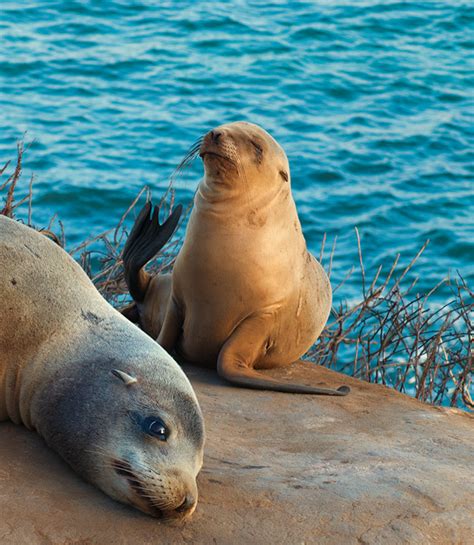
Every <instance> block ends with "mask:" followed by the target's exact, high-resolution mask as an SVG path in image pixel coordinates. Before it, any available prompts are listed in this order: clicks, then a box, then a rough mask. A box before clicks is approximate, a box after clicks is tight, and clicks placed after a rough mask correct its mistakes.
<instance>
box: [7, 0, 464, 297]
mask: <svg viewBox="0 0 474 545" xmlns="http://www.w3.org/2000/svg"><path fill="white" fill-rule="evenodd" d="M0 15H1V16H0V121H1V132H0V161H2V162H3V161H4V160H7V159H9V158H13V157H14V154H15V143H16V141H17V140H18V139H20V138H21V137H22V135H23V134H24V132H27V134H26V140H27V141H31V140H34V141H33V144H32V145H31V147H30V149H29V151H28V152H27V154H26V157H25V164H24V166H25V172H26V174H30V173H35V176H36V180H35V204H34V210H33V219H34V222H35V223H36V224H38V225H42V224H45V223H47V221H48V219H49V217H50V216H51V215H52V214H53V213H58V215H59V217H60V218H61V219H62V221H63V223H64V226H65V231H66V236H67V244H68V246H69V247H72V246H74V245H75V244H76V243H78V242H80V241H82V240H83V239H84V238H85V236H86V235H87V236H89V235H93V234H97V233H99V232H100V231H102V230H103V229H106V228H108V227H111V226H113V225H115V224H116V222H117V220H118V219H119V217H120V215H121V214H122V212H123V211H124V210H125V209H126V208H127V206H128V205H129V203H130V201H131V200H132V199H133V197H134V196H135V195H136V193H137V192H138V190H139V189H140V188H141V187H142V186H143V185H144V184H145V183H146V184H149V185H150V186H151V187H152V189H153V192H154V193H155V195H159V194H160V192H161V191H162V190H163V189H164V188H165V187H166V185H167V180H168V178H169V176H170V174H171V172H172V171H173V169H174V167H175V166H176V165H177V164H178V163H179V161H180V159H181V158H182V157H183V155H184V154H185V152H186V150H187V148H188V147H189V146H190V145H191V144H192V143H193V142H194V141H195V140H196V139H197V138H198V137H199V136H200V135H202V134H203V133H204V132H206V131H207V130H209V129H210V128H212V127H213V126H215V125H218V124H221V123H224V122H228V121H233V120H239V119H245V120H248V121H252V122H255V123H258V124H261V125H262V126H263V127H264V128H266V129H267V130H268V131H269V132H270V133H271V134H272V135H273V136H274V137H275V138H276V139H277V140H278V141H279V142H280V143H281V144H282V146H283V147H284V149H285V150H286V152H287V154H288V157H289V160H290V165H291V170H292V180H293V190H294V196H295V199H296V202H297V205H298V209H299V213H300V217H301V220H302V224H303V228H304V232H305V234H306V237H307V240H308V245H309V247H310V249H311V250H312V251H313V252H314V253H315V254H318V253H319V247H320V244H321V239H322V237H323V234H324V233H325V232H326V233H327V236H328V242H329V244H332V241H333V240H334V237H336V236H337V237H338V244H337V249H336V257H335V261H334V264H333V278H334V283H336V282H337V281H338V280H339V279H340V278H342V277H343V276H344V274H345V273H346V271H347V270H348V269H349V268H350V267H351V266H352V265H357V254H356V251H357V247H356V240H355V236H354V231H353V227H354V226H355V225H357V226H358V227H359V229H360V232H361V235H362V245H363V249H364V253H365V259H366V267H367V268H368V269H369V270H370V269H373V268H374V267H375V266H377V265H378V264H382V263H383V264H388V263H389V262H390V261H391V260H392V259H393V257H394V255H395V254H396V253H397V252H401V253H402V261H405V262H408V261H409V259H410V258H411V257H412V256H413V255H414V254H415V253H416V251H417V250H418V249H419V247H420V246H421V245H422V244H423V242H424V241H425V240H426V239H427V238H430V239H431V244H430V246H429V248H428V250H427V251H426V252H425V254H424V256H423V258H422V259H421V260H420V262H419V264H418V267H417V272H418V274H420V281H419V287H420V290H423V289H427V288H429V287H431V286H433V285H434V284H435V283H436V282H438V281H439V280H440V279H441V278H442V277H443V276H444V275H445V274H446V273H447V272H448V270H451V272H455V270H456V269H459V270H460V271H461V272H462V273H463V275H464V276H465V277H466V278H468V279H469V278H470V280H471V284H472V278H473V276H474V266H473V256H474V220H473V218H474V194H473V188H474V183H473V174H474V167H473V164H474V156H473V136H474V129H473V127H474V124H473V121H474V116H473V112H474V110H473V89H474V77H473V71H472V69H473V57H472V51H473V46H474V30H473V23H474V10H473V9H472V3H471V2H462V1H456V2H454V1H452V2H394V1H383V2H375V1H354V0H352V1H351V2H338V1H319V2H316V1H311V2H303V1H272V2H246V1H234V2H217V1H211V2H196V1H191V2H189V1H183V2H169V1H168V2H166V1H160V2H151V1H142V2H136V1H133V0H124V1H117V0H115V1H107V2H99V1H92V0H90V1H85V0H84V1H66V0H61V1H51V0H49V1H48V0H41V1H27V0H25V1H22V2H5V1H3V2H2V3H1V4H0ZM201 174H202V167H201V164H200V161H199V160H197V161H196V163H195V164H194V166H193V168H192V169H191V170H190V171H189V172H188V174H187V175H185V176H184V177H182V178H181V179H180V180H179V182H178V198H179V200H181V201H183V202H187V201H189V199H190V198H191V196H192V194H193V191H194V189H195V187H196V184H197V182H198V180H199V178H200V176H201ZM25 185H26V180H25ZM23 191H26V187H25V188H24V190H23ZM342 290H344V291H343V294H344V295H345V296H347V297H349V298H352V297H355V296H356V293H359V292H360V282H359V279H358V278H357V277H354V278H353V279H351V280H350V281H349V282H348V283H347V284H346V285H345V286H344V287H343V288H342Z"/></svg>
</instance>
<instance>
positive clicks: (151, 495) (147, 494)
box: [112, 460, 197, 520]
mask: <svg viewBox="0 0 474 545" xmlns="http://www.w3.org/2000/svg"><path fill="white" fill-rule="evenodd" d="M112 467H113V469H114V470H115V472H116V473H117V475H120V476H121V477H123V478H124V479H125V480H126V481H127V483H128V485H129V487H130V491H131V492H132V495H133V499H131V500H130V503H132V504H133V505H135V507H137V508H138V509H140V510H141V511H143V512H145V513H147V514H149V515H151V516H153V517H155V518H159V519H164V520H183V519H186V518H187V517H189V516H190V515H191V514H192V513H193V512H194V510H195V509H196V505H197V489H196V486H195V485H194V486H193V485H190V486H187V485H186V484H184V483H183V486H184V488H185V489H186V491H185V492H184V493H183V495H182V496H181V498H182V499H181V500H178V501H174V498H171V499H170V498H169V497H168V496H167V494H166V493H165V495H166V497H167V498H166V500H164V499H160V497H159V496H160V495H161V494H159V493H157V491H153V490H152V489H151V488H153V487H149V486H147V485H146V484H145V483H144V482H143V479H142V478H140V476H138V475H137V473H136V472H135V471H134V470H133V468H132V466H131V464H130V463H129V462H127V461H125V460H113V462H112ZM161 482H162V479H160V483H161ZM160 488H162V487H160ZM162 491H163V490H162Z"/></svg>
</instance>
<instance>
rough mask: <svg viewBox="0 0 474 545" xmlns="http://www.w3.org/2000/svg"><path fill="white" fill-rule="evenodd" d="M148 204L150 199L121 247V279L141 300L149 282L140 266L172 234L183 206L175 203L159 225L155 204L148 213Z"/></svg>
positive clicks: (154, 254) (149, 207)
mask: <svg viewBox="0 0 474 545" xmlns="http://www.w3.org/2000/svg"><path fill="white" fill-rule="evenodd" d="M152 208H153V204H152V203H151V202H150V201H149V202H147V203H145V206H144V207H143V208H142V210H141V211H140V214H139V215H138V218H137V219H136V221H135V224H134V226H133V229H132V230H131V232H130V235H129V236H128V239H127V242H126V244H125V247H124V249H123V266H124V269H125V281H126V283H127V287H128V290H129V292H130V295H131V296H132V297H133V299H134V300H135V301H136V302H138V303H141V302H142V301H143V299H144V297H145V293H146V289H147V287H148V284H149V282H150V275H149V274H148V273H146V272H145V271H144V270H143V267H144V266H145V265H146V264H147V263H148V262H149V261H150V260H151V259H153V258H154V257H155V256H156V254H157V253H158V252H159V251H160V250H161V248H163V246H164V245H165V244H166V243H167V242H168V240H169V239H170V238H171V237H172V235H173V233H174V231H175V230H176V227H177V225H178V221H179V218H180V217H181V213H182V211H183V207H182V206H181V205H180V204H179V205H178V206H177V207H176V208H175V209H174V210H173V212H172V213H171V214H170V215H169V217H168V218H167V219H166V221H165V222H164V223H163V224H162V225H160V222H159V219H158V213H159V208H158V207H157V206H155V209H154V210H153V212H152V213H151V214H150V212H151V211H152Z"/></svg>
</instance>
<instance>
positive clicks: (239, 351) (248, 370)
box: [217, 318, 350, 396]
mask: <svg viewBox="0 0 474 545" xmlns="http://www.w3.org/2000/svg"><path fill="white" fill-rule="evenodd" d="M264 345H265V327H264V320H263V319H262V320H259V319H258V318H254V319H249V320H246V321H245V322H243V323H242V324H241V325H240V326H239V327H238V328H237V329H236V330H235V331H234V333H233V334H232V336H231V337H230V338H229V339H228V341H227V342H226V343H225V344H224V346H223V347H222V348H221V351H220V352H219V357H218V360H217V372H218V373H219V376H221V377H222V378H224V379H225V380H228V381H229V382H231V383H233V384H237V385H238V386H243V387H245V388H253V389H256V390H272V391H274V392H287V393H290V394H316V395H331V396H345V395H347V394H348V393H349V392H350V388H349V387H348V386H340V387H339V388H338V389H337V390H336V389H332V388H319V387H317V386H307V385H305V384H292V383H290V382H282V381H279V380H276V379H273V378H271V377H265V376H264V375H263V374H262V373H260V372H258V371H256V370H255V369H254V368H253V364H254V362H255V361H258V358H259V356H260V355H261V354H262V351H263V350H264Z"/></svg>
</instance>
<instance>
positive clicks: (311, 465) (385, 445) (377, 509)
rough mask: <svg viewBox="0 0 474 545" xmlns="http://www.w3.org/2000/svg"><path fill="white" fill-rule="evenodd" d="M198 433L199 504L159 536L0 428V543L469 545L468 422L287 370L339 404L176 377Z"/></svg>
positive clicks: (325, 376)
mask: <svg viewBox="0 0 474 545" xmlns="http://www.w3.org/2000/svg"><path fill="white" fill-rule="evenodd" d="M186 371H187V373H188V375H189V376H190V378H191V380H192V382H193V384H194V387H195V389H196V392H197V394H198V397H199V399H200V402H201V406H202V409H203V411H204V415H205V418H206V424H207V436H208V438H207V447H206V457H205V463H204V468H203V470H202V472H201V475H200V477H199V487H200V502H199V506H198V509H197V511H196V513H195V514H194V516H193V518H192V519H191V520H190V521H189V522H188V523H185V524H181V525H178V526H170V525H166V524H163V523H160V522H158V521H157V520H154V519H152V518H150V517H147V516H146V515H142V514H140V513H139V512H137V511H134V510H132V509H131V508H128V507H125V506H121V505H120V504H117V503H115V502H114V501H112V500H110V499H109V498H107V497H106V496H105V495H103V494H102V493H101V492H99V491H97V490H95V489H94V488H93V487H92V486H90V485H88V484H86V483H84V482H82V481H81V480H80V479H79V477H76V475H75V474H74V473H73V472H72V471H71V470H70V469H69V468H68V467H67V466H66V465H65V464H64V463H63V462H62V461H61V460H60V459H59V457H58V456H57V455H56V454H54V453H53V452H52V451H50V450H49V449H48V448H47V447H46V446H45V445H44V443H43V442H42V440H41V439H40V438H39V437H38V436H37V435H36V434H34V433H32V432H29V431H27V430H25V429H23V428H21V427H17V426H14V425H12V424H10V423H2V424H0V543H1V544H2V545H23V544H24V545H37V544H38V545H102V544H104V545H108V544H112V543H113V544H114V545H118V544H133V545H142V544H143V545H145V544H150V545H152V544H167V545H168V544H173V545H175V544H176V545H179V544H193V545H194V544H205V545H212V544H218V545H220V544H240V543H242V544H265V545H267V544H272V545H273V544H290V545H293V544H295V545H301V544H307V545H309V544H318V545H324V544H334V545H340V544H344V545H351V544H373V545H375V544H383V545H391V544H397V545H399V544H404V543H406V544H410V545H413V544H430V545H433V544H440V545H448V544H459V545H461V544H462V545H467V544H469V543H474V537H473V536H474V500H473V498H474V448H473V447H474V418H473V417H472V416H470V415H468V414H465V413H462V412H461V411H457V410H448V409H440V408H434V407H430V406H428V405H424V404H422V403H420V402H418V401H416V400H413V399H411V398H408V397H406V396H404V395H402V394H398V393H396V392H394V391H392V390H390V389H388V388H385V387H383V386H377V385H372V384H367V383H363V382H360V381H357V380H354V379H351V378H348V377H345V376H344V377H343V376H342V375H339V374H337V373H334V372H332V371H328V370H326V369H323V368H320V367H316V366H312V365H310V364H298V365H296V366H295V367H294V369H293V370H289V371H286V370H283V371H276V372H272V375H274V376H279V377H283V376H288V377H292V379H293V380H297V379H299V380H301V381H304V382H307V383H310V384H325V385H330V386H336V385H340V384H342V383H346V384H349V385H350V386H351V387H352V392H351V394H350V395H349V396H348V397H338V398H332V397H322V396H306V395H294V394H280V393H270V392H258V391H252V390H245V389H240V388H235V387H231V386H227V385H225V384H223V383H222V382H221V381H220V380H219V379H218V378H217V377H216V376H215V374H214V373H212V372H209V371H204V370H200V369H195V368H186Z"/></svg>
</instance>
